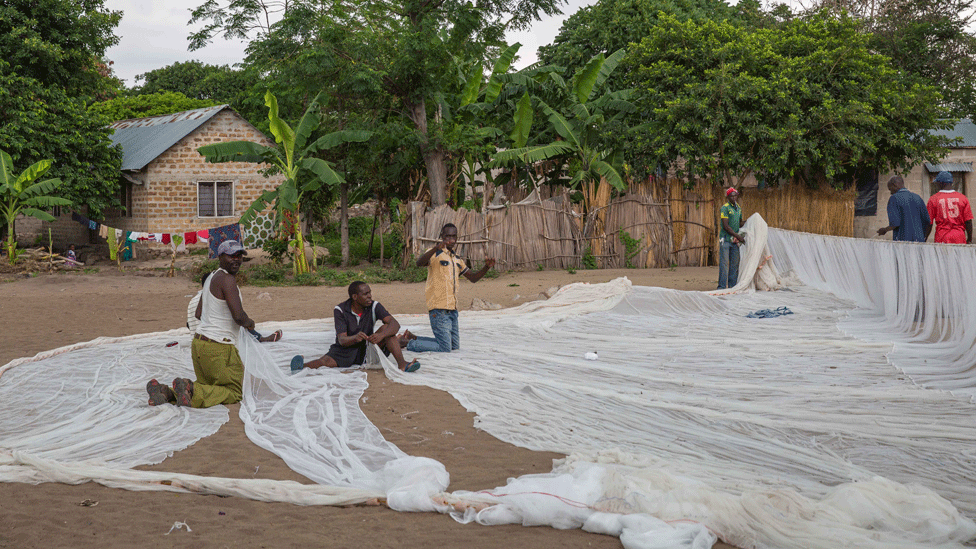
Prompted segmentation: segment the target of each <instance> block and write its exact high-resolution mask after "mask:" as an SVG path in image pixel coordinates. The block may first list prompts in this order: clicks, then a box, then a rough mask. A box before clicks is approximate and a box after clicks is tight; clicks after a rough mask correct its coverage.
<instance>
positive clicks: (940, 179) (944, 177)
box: [935, 171, 952, 183]
mask: <svg viewBox="0 0 976 549" xmlns="http://www.w3.org/2000/svg"><path fill="white" fill-rule="evenodd" d="M935 182H936V183H952V174H951V173H949V172H945V171H943V172H939V175H937V176H935Z"/></svg>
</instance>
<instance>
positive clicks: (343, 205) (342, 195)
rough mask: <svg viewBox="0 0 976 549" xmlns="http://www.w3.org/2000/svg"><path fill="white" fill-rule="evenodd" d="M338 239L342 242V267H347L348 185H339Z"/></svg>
mask: <svg viewBox="0 0 976 549" xmlns="http://www.w3.org/2000/svg"><path fill="white" fill-rule="evenodd" d="M339 204H340V206H339V238H340V239H341V241H342V266H343V267H348V266H349V183H343V184H341V185H339Z"/></svg>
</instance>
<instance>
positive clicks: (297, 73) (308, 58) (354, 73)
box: [191, 0, 561, 204]
mask: <svg viewBox="0 0 976 549" xmlns="http://www.w3.org/2000/svg"><path fill="white" fill-rule="evenodd" d="M560 3H561V2H560V0H486V1H484V2H479V3H478V4H477V5H475V4H472V3H470V2H467V1H465V0H439V1H437V2H428V1H420V0H394V1H393V2H388V3H384V4H376V3H370V2H365V1H362V0H334V1H326V2H319V1H314V0H301V1H298V2H293V3H290V4H288V8H287V10H286V12H285V13H284V14H283V16H282V19H281V21H280V22H278V23H275V24H273V25H267V26H266V25H264V21H263V20H262V19H261V17H262V16H263V15H262V14H263V8H267V7H268V5H266V3H265V2H263V1H260V0H259V1H257V2H250V3H246V4H244V3H236V2H232V3H231V4H229V5H228V6H227V7H220V6H219V5H218V4H217V3H216V2H215V1H214V0H211V1H210V2H208V3H206V4H204V5H203V6H201V7H200V8H198V9H197V10H195V11H194V13H193V19H192V20H191V22H192V23H204V27H203V29H201V30H200V31H198V32H197V33H195V34H194V35H193V36H191V41H192V43H193V46H194V47H199V46H202V45H204V44H206V43H207V42H208V41H209V40H211V39H213V38H214V37H216V36H221V35H223V36H229V37H242V36H250V35H251V34H252V33H253V34H256V35H257V36H256V37H255V39H254V40H252V42H251V44H250V46H249V48H248V52H249V57H248V60H249V62H254V63H260V64H262V66H263V68H264V69H266V70H267V71H268V72H269V73H274V74H275V75H281V76H284V75H285V74H288V75H289V76H292V77H293V78H287V80H285V79H282V81H288V82H289V84H291V85H293V86H294V84H296V83H297V84H299V85H300V86H301V87H303V88H304V89H303V90H302V91H304V93H305V95H306V97H308V96H314V93H311V92H312V90H314V91H315V92H317V91H318V90H319V89H321V88H322V87H325V89H326V91H327V93H328V94H330V95H332V96H333V97H334V98H335V99H336V103H334V105H336V106H339V105H341V104H343V103H344V104H346V105H351V104H361V102H362V96H363V95H364V94H366V95H368V96H371V97H372V99H374V105H377V104H382V103H388V104H389V103H391V101H390V100H389V99H388V98H391V99H392V100H393V101H394V102H395V103H396V105H393V106H394V107H395V108H397V109H398V110H399V112H400V113H401V115H402V116H404V117H406V118H407V119H409V120H410V121H411V122H412V123H413V125H414V128H415V131H416V132H417V134H418V136H419V139H418V143H419V146H420V149H421V154H422V156H423V158H424V163H425V165H426V168H427V175H428V178H429V181H430V190H431V196H432V199H433V202H434V203H435V204H443V203H445V200H446V193H445V189H446V185H447V173H446V167H445V157H446V151H445V148H444V146H443V143H442V142H441V141H440V138H439V136H440V134H441V128H440V126H439V119H438V117H437V114H436V103H435V101H434V96H435V95H436V94H437V93H439V92H442V91H445V90H448V89H449V88H452V87H454V86H456V85H457V78H456V70H455V66H456V62H455V59H457V58H461V59H466V58H475V59H486V58H487V56H489V55H491V54H492V53H493V52H494V51H497V50H498V49H499V48H501V47H502V46H503V42H502V39H503V37H504V33H505V32H506V31H507V30H510V29H523V28H527V27H528V26H529V25H530V24H531V22H532V21H534V20H536V19H538V18H539V17H540V16H541V15H543V14H545V15H553V14H555V13H558V5H559V4H560ZM269 78H271V77H269ZM310 84H311V85H310ZM302 85H303V86H302ZM306 86H308V87H306ZM351 90H357V91H360V92H363V93H360V94H358V95H359V97H351V93H350V91H351ZM275 91H279V90H275ZM293 93H294V92H293ZM279 95H280V94H279ZM306 101H307V99H306Z"/></svg>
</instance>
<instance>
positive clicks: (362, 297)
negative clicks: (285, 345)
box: [291, 280, 420, 372]
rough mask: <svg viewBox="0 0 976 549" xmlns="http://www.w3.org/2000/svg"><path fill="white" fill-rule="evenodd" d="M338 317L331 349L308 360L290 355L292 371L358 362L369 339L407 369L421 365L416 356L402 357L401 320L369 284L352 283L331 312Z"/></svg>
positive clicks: (352, 364) (335, 366)
mask: <svg viewBox="0 0 976 549" xmlns="http://www.w3.org/2000/svg"><path fill="white" fill-rule="evenodd" d="M332 316H333V317H334V318H335V331H336V339H335V343H333V344H332V346H331V347H329V352H327V353H326V354H325V356H323V357H322V358H319V359H317V360H313V361H311V362H305V357H303V356H302V355H295V357H294V358H292V359H291V369H292V371H297V370H301V369H302V368H321V367H323V366H324V367H326V368H348V367H350V366H358V365H360V364H362V363H363V362H365V360H366V347H367V344H368V343H373V344H375V345H379V347H380V349H382V350H383V354H385V355H386V356H390V355H391V354H392V355H393V358H395V359H396V362H397V367H398V368H400V369H401V370H403V371H404V372H416V371H417V370H418V369H420V362H418V361H416V360H414V361H413V362H410V363H407V361H406V360H404V359H403V351H402V350H401V347H400V340H399V339H398V338H397V330H399V329H400V323H399V322H397V321H396V319H395V318H393V315H391V314H390V313H389V312H387V310H386V308H385V307H383V306H382V305H380V303H379V302H377V301H373V291H372V290H371V289H370V288H369V284H366V283H365V282H362V281H359V280H357V281H356V282H353V283H352V284H350V285H349V299H347V300H346V301H343V302H342V303H340V304H338V305H336V306H335V309H334V310H333V312H332ZM377 319H379V320H382V321H383V326H382V327H380V329H379V330H377V331H376V332H375V333H374V332H373V326H374V325H375V324H376V320H377Z"/></svg>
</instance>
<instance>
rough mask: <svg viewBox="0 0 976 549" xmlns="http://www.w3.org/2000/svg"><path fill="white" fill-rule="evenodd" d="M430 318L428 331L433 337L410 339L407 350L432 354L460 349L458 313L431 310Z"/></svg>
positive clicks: (449, 310) (445, 310)
mask: <svg viewBox="0 0 976 549" xmlns="http://www.w3.org/2000/svg"><path fill="white" fill-rule="evenodd" d="M427 316H429V317H430V329H431V331H433V332H434V337H420V336H417V339H411V340H410V342H409V343H407V350H408V351H413V352H415V353H423V352H426V351H431V352H434V353H449V352H451V351H456V350H457V349H460V348H461V330H460V328H459V327H458V312H457V311H454V310H451V309H433V310H431V311H430V312H429V313H427Z"/></svg>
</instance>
